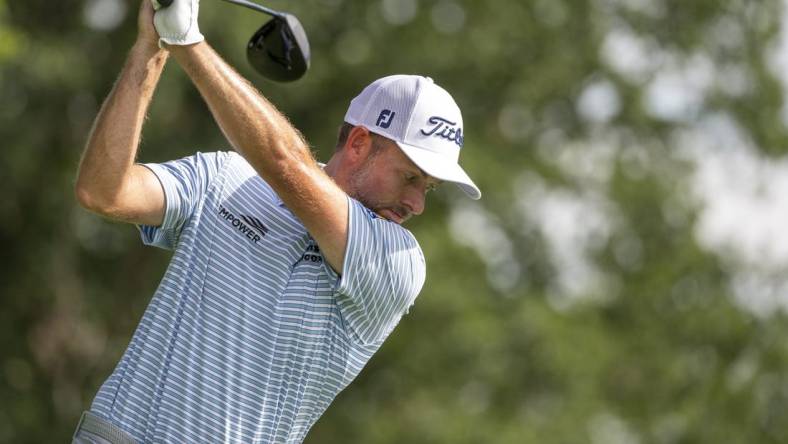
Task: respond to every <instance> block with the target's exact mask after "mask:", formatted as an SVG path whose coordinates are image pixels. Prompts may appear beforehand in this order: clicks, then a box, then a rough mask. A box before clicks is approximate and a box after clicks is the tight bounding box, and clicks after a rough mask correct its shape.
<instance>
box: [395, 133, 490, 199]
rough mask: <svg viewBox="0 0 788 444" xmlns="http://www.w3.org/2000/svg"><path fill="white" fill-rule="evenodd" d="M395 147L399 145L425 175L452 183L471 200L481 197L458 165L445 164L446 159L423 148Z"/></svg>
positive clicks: (479, 192) (477, 189) (401, 144)
mask: <svg viewBox="0 0 788 444" xmlns="http://www.w3.org/2000/svg"><path fill="white" fill-rule="evenodd" d="M397 145H399V147H400V149H402V151H403V152H404V153H405V155H406V156H408V158H409V159H410V160H412V161H413V163H415V164H416V166H418V167H419V168H421V169H422V170H424V172H425V173H427V174H429V175H430V176H432V177H434V178H436V179H440V180H442V181H444V182H452V183H454V184H455V185H457V186H458V187H460V189H461V190H462V191H464V192H465V194H467V195H468V196H469V197H470V198H471V199H474V200H477V199H479V198H481V197H482V192H481V191H479V187H477V186H476V184H475V183H473V181H472V180H471V178H470V177H468V174H466V173H465V171H464V170H463V169H462V167H460V165H459V164H457V163H453V162H447V161H446V157H444V156H441V155H439V154H436V153H433V152H432V151H428V150H425V149H423V148H417V147H414V146H410V145H407V144H404V143H399V142H397Z"/></svg>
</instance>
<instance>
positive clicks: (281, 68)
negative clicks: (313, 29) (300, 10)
mask: <svg viewBox="0 0 788 444" xmlns="http://www.w3.org/2000/svg"><path fill="white" fill-rule="evenodd" d="M246 58H247V59H248V60H249V64H250V65H252V67H253V68H254V69H255V71H257V72H258V73H260V74H261V75H262V76H263V77H266V78H268V79H270V80H274V81H277V82H292V81H294V80H298V79H300V78H301V77H302V76H303V75H304V73H306V70H307V69H308V68H309V60H310V51H309V41H308V40H307V38H306V32H305V31H304V27H303V26H301V22H299V21H298V19H297V18H296V16H294V15H292V14H287V13H282V14H281V15H277V16H274V17H273V18H272V19H271V20H269V21H268V22H266V23H265V24H264V25H263V26H262V27H260V29H258V30H257V32H255V33H254V35H253V36H252V38H251V39H249V44H248V45H247V46H246Z"/></svg>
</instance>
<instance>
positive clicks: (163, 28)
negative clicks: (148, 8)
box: [151, 0, 205, 46]
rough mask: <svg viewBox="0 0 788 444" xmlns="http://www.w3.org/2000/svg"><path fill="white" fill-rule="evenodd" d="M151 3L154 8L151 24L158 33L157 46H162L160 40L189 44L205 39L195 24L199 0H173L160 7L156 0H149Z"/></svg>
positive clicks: (172, 43) (169, 42)
mask: <svg viewBox="0 0 788 444" xmlns="http://www.w3.org/2000/svg"><path fill="white" fill-rule="evenodd" d="M151 3H152V4H153V9H155V10H156V13H155V14H154V15H153V25H154V26H155V27H156V32H158V33H159V46H162V42H164V43H167V44H169V45H191V44H194V43H198V42H201V41H203V40H205V37H203V35H202V34H200V27H199V26H198V25H197V15H198V13H199V11H200V0H173V1H172V4H171V5H170V6H168V7H166V8H162V7H161V4H159V2H158V1H157V0H151Z"/></svg>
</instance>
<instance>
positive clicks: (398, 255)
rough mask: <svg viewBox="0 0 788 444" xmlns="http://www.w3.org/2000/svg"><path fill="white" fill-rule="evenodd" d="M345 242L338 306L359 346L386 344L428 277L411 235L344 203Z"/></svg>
mask: <svg viewBox="0 0 788 444" xmlns="http://www.w3.org/2000/svg"><path fill="white" fill-rule="evenodd" d="M348 202H349V205H348V206H349V222H348V241H347V247H346V250H345V262H344V265H343V269H342V277H341V278H340V281H339V286H338V288H337V302H338V305H339V307H340V310H341V311H342V313H343V316H344V317H345V319H346V321H347V323H348V324H349V326H350V328H351V330H352V333H353V334H354V335H355V336H356V338H357V339H358V340H360V341H361V342H362V343H367V344H369V343H373V342H377V341H381V340H383V339H385V338H386V337H387V336H388V335H389V333H391V331H392V330H393V329H394V327H396V326H397V324H398V323H399V320H400V318H401V317H402V315H403V314H405V312H406V311H407V309H408V308H409V307H410V306H411V305H412V304H413V302H414V300H415V299H416V296H418V294H419V291H421V287H422V285H424V279H425V276H426V265H425V263H424V255H423V253H422V251H421V247H419V244H418V242H416V239H415V238H414V237H413V235H412V234H411V233H410V232H409V231H408V230H406V229H404V228H402V227H401V226H399V225H397V224H395V223H393V222H390V221H387V220H385V219H382V218H380V217H379V216H378V215H376V214H375V213H373V212H372V211H370V210H369V209H367V208H366V207H364V206H363V205H362V204H361V203H360V202H358V201H357V200H355V199H351V198H349V199H348Z"/></svg>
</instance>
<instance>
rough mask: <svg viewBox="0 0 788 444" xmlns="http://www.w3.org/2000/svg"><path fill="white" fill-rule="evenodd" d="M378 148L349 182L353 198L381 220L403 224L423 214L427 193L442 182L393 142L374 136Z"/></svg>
mask: <svg viewBox="0 0 788 444" xmlns="http://www.w3.org/2000/svg"><path fill="white" fill-rule="evenodd" d="M372 137H373V139H374V140H373V143H376V144H377V145H378V148H377V149H375V150H373V152H372V153H371V154H370V155H369V157H367V158H366V160H365V161H364V163H363V164H362V165H361V167H360V168H359V169H358V170H357V171H356V172H355V174H354V175H353V176H352V178H351V181H350V190H349V191H350V195H351V196H352V197H353V198H355V199H357V200H358V201H359V202H361V203H363V204H364V205H365V206H366V207H367V208H369V209H371V210H372V211H374V212H375V213H377V214H378V215H380V216H381V217H383V218H385V219H388V220H390V221H392V222H396V223H398V224H402V223H403V222H405V221H406V220H408V219H409V218H410V217H411V216H413V215H419V214H421V213H422V212H423V211H424V198H425V195H426V194H427V192H428V191H430V190H432V189H434V188H435V187H436V186H437V185H439V184H440V183H441V182H440V180H438V179H435V178H434V177H431V176H429V175H427V174H426V173H425V172H424V171H422V170H421V169H420V168H419V167H418V166H416V164H415V163H413V161H411V160H410V159H408V157H407V156H406V155H405V153H403V152H402V150H401V149H400V148H399V147H398V146H397V145H396V144H395V143H394V142H393V141H391V140H388V139H386V138H384V137H381V136H376V135H372Z"/></svg>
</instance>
